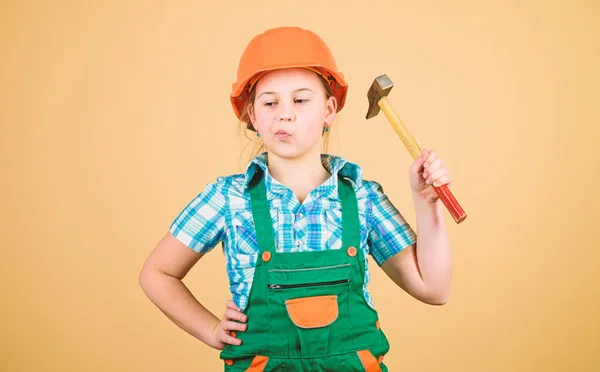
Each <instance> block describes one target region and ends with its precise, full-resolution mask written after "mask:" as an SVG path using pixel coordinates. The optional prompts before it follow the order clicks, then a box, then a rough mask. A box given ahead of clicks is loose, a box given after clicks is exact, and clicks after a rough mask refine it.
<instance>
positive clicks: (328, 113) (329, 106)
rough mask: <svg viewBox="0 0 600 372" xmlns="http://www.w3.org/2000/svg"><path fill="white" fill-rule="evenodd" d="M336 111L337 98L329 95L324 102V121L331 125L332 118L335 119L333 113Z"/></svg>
mask: <svg viewBox="0 0 600 372" xmlns="http://www.w3.org/2000/svg"><path fill="white" fill-rule="evenodd" d="M336 112H337V100H336V99H335V97H334V96H331V97H329V98H328V99H327V102H325V121H327V122H328V123H329V125H331V123H333V120H334V119H335V114H336Z"/></svg>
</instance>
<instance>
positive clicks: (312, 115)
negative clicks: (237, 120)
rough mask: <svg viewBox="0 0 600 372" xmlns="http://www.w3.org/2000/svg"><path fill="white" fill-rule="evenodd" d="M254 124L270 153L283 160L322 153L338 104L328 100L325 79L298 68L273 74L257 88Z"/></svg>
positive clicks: (333, 99)
mask: <svg viewBox="0 0 600 372" xmlns="http://www.w3.org/2000/svg"><path fill="white" fill-rule="evenodd" d="M255 89H256V92H255V94H256V96H255V97H256V98H255V101H254V106H253V110H250V117H251V120H252V125H253V126H254V128H255V129H256V130H258V132H259V133H260V138H261V139H262V141H263V143H264V144H265V146H266V147H267V149H268V150H269V151H270V152H273V153H274V154H275V155H277V156H280V157H283V158H297V157H300V156H303V155H305V154H307V153H309V152H313V151H318V152H319V153H320V143H321V138H322V134H323V128H324V126H325V122H327V125H331V123H332V122H333V119H334V117H335V112H336V101H335V98H334V97H330V98H329V99H327V98H326V94H325V90H324V88H323V84H322V82H321V78H320V77H319V76H318V75H317V74H316V73H315V72H313V71H310V70H306V69H302V68H294V69H282V70H275V71H273V72H270V73H268V74H266V75H264V76H263V77H261V78H260V80H259V81H258V83H257V84H256V86H255Z"/></svg>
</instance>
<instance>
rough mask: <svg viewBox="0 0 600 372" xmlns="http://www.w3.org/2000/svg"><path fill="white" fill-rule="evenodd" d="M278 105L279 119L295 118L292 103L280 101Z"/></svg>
mask: <svg viewBox="0 0 600 372" xmlns="http://www.w3.org/2000/svg"><path fill="white" fill-rule="evenodd" d="M280 107H281V112H280V113H279V120H280V121H294V120H295V119H296V111H295V109H294V107H293V105H290V104H284V103H282V104H281V105H280Z"/></svg>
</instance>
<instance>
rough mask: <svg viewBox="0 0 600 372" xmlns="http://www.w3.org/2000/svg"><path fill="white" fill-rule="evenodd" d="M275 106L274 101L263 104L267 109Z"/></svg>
mask: <svg viewBox="0 0 600 372" xmlns="http://www.w3.org/2000/svg"><path fill="white" fill-rule="evenodd" d="M276 104H277V102H275V101H268V102H265V106H267V107H273V106H275V105H276Z"/></svg>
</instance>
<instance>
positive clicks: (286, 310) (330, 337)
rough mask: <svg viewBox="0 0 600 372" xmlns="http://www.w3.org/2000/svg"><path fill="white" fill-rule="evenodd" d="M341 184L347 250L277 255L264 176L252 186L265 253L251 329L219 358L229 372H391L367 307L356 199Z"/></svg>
mask: <svg viewBox="0 0 600 372" xmlns="http://www.w3.org/2000/svg"><path fill="white" fill-rule="evenodd" d="M338 179H339V183H338V185H339V195H340V198H341V202H342V244H343V246H342V249H335V250H323V251H310V252H285V253H276V251H275V238H274V234H273V222H272V220H271V214H270V213H269V205H268V202H267V196H266V195H267V194H266V189H265V184H264V177H263V173H262V172H261V171H259V172H257V174H256V175H255V177H254V178H253V179H252V181H251V182H250V184H249V187H250V197H251V203H252V215H253V219H254V226H255V229H256V236H257V239H258V245H259V249H260V255H259V257H258V259H257V263H256V270H255V274H254V280H253V283H252V288H251V290H250V297H249V302H248V306H247V307H246V309H245V310H244V313H245V314H246V315H247V316H248V322H247V325H248V328H247V330H246V331H244V332H237V334H235V336H236V337H237V338H239V339H241V340H242V344H241V345H239V346H234V345H227V346H226V347H225V348H224V349H223V350H222V352H221V354H220V358H221V359H223V360H224V361H225V371H253V372H257V371H332V372H352V371H368V372H371V371H387V370H388V369H387V367H386V366H385V365H384V364H383V362H382V359H383V355H384V354H386V353H387V352H388V350H389V347H390V346H389V343H388V340H387V338H386V336H385V335H384V333H383V332H382V330H381V329H380V327H379V320H378V315H377V312H376V311H375V310H373V309H372V308H371V307H370V306H369V305H368V303H367V302H366V300H365V296H364V293H363V283H364V275H365V259H364V255H363V250H362V249H360V225H359V219H358V206H357V202H356V195H355V194H354V190H353V188H352V185H351V184H350V182H349V181H348V180H346V179H345V178H342V177H341V176H340V177H339V178H338Z"/></svg>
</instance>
